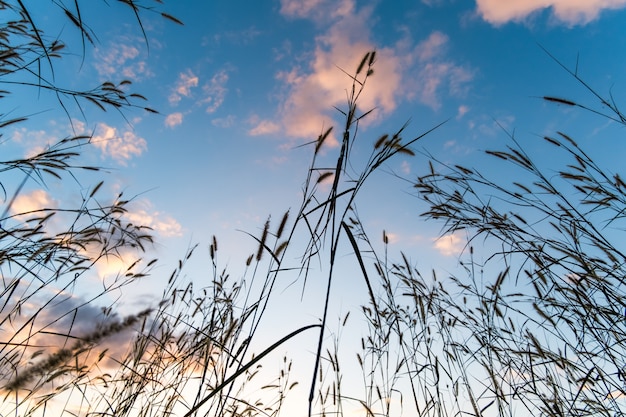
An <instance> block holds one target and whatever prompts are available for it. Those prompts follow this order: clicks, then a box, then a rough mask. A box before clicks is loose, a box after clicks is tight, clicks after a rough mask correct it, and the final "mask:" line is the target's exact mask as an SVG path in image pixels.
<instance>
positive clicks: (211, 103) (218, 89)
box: [202, 70, 228, 113]
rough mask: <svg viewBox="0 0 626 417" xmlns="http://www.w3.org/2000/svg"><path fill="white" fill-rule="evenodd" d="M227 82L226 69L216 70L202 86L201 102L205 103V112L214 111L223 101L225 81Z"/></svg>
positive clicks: (225, 91) (225, 90)
mask: <svg viewBox="0 0 626 417" xmlns="http://www.w3.org/2000/svg"><path fill="white" fill-rule="evenodd" d="M227 82H228V73H227V72H226V70H221V71H219V72H217V73H216V74H215V75H214V76H213V77H212V78H211V80H210V81H209V82H208V83H206V84H205V85H203V86H202V92H203V93H204V99H202V103H207V104H208V106H207V108H206V112H207V113H214V112H215V111H216V110H217V109H218V108H219V107H220V106H221V105H222V103H223V102H224V98H226V93H227V92H228V89H227V88H226V83H227Z"/></svg>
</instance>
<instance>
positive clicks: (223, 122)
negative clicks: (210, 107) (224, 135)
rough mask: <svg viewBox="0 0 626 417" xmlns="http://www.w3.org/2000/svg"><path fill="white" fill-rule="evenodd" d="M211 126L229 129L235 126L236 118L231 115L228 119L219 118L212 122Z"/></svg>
mask: <svg viewBox="0 0 626 417" xmlns="http://www.w3.org/2000/svg"><path fill="white" fill-rule="evenodd" d="M211 124H212V125H213V126H215V127H221V128H229V127H233V126H234V125H235V116H233V115H232V114H229V115H228V116H226V117H218V118H216V119H213V120H211Z"/></svg>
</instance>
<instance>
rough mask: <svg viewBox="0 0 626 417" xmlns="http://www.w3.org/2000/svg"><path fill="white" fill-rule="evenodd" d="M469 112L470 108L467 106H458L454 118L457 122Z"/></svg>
mask: <svg viewBox="0 0 626 417" xmlns="http://www.w3.org/2000/svg"><path fill="white" fill-rule="evenodd" d="M468 111H470V108H469V107H468V106H466V105H465V104H462V105H460V106H459V109H458V111H457V114H456V118H457V120H459V119H461V118H462V117H463V116H465V114H466V113H467V112H468Z"/></svg>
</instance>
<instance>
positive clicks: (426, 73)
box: [401, 31, 474, 110]
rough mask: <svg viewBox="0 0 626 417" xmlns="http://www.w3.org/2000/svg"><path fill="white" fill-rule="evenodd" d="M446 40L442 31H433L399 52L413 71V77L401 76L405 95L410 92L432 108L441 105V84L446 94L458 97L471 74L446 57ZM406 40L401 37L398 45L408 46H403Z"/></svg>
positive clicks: (447, 40) (410, 94)
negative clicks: (402, 51) (414, 44)
mask: <svg viewBox="0 0 626 417" xmlns="http://www.w3.org/2000/svg"><path fill="white" fill-rule="evenodd" d="M448 42H449V38H448V36H447V35H446V34H444V33H442V32H439V31H434V32H432V33H431V34H430V35H429V36H428V38H426V39H425V40H423V41H422V42H420V43H418V44H417V46H415V48H414V49H413V50H412V51H411V50H407V51H405V52H404V53H403V54H402V55H404V56H405V66H407V67H409V68H413V71H414V77H413V78H410V77H405V80H404V84H405V86H406V87H407V90H408V91H411V92H412V93H409V98H411V96H413V95H414V96H416V97H417V99H418V100H419V101H421V102H422V103H424V104H426V105H427V106H429V107H431V108H432V109H434V110H437V109H439V108H440V107H441V97H442V95H444V92H443V91H442V90H444V87H447V89H445V90H446V92H447V93H448V94H449V95H452V96H458V97H462V96H464V95H465V94H466V92H467V89H468V85H469V82H470V81H471V80H472V79H473V77H474V72H473V71H472V70H471V69H468V68H464V67H462V66H459V65H457V64H456V63H454V62H453V61H452V60H450V59H449V58H448V57H447V56H446V54H445V52H446V48H447V45H448ZM410 43H411V40H410V39H405V40H404V41H403V42H402V43H401V45H403V48H406V49H408V48H407V47H406V46H405V45H409V44H410Z"/></svg>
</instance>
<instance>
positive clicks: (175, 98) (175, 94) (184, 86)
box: [168, 69, 199, 106]
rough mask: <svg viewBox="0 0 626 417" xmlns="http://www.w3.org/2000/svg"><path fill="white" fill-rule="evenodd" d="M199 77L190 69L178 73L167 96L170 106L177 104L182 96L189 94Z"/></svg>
mask: <svg viewBox="0 0 626 417" xmlns="http://www.w3.org/2000/svg"><path fill="white" fill-rule="evenodd" d="M198 82H199V79H198V77H197V76H196V75H194V73H193V72H191V70H190V69H188V70H187V71H185V72H181V73H180V74H178V81H177V82H176V85H175V86H174V88H173V91H172V93H171V94H170V96H169V98H168V99H169V102H170V104H171V105H172V106H175V105H176V104H178V102H179V101H180V100H182V98H183V97H190V96H191V89H192V88H193V87H197V86H198Z"/></svg>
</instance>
